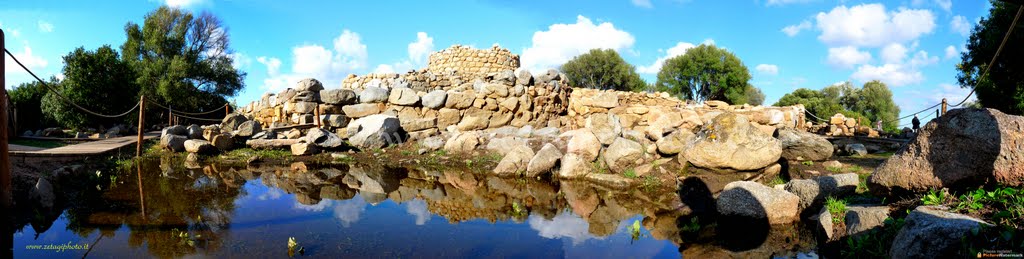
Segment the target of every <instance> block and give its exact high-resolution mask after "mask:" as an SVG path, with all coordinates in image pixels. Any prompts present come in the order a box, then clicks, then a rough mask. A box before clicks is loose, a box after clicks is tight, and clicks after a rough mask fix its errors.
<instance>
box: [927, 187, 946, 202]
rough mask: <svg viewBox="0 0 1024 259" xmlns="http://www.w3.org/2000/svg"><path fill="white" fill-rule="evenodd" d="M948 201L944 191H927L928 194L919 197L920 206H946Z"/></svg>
mask: <svg viewBox="0 0 1024 259" xmlns="http://www.w3.org/2000/svg"><path fill="white" fill-rule="evenodd" d="M948 200H949V197H948V195H947V194H946V191H937V190H935V189H932V190H930V191H928V194H925V195H924V196H922V197H921V204H922V205H942V204H946V201H948Z"/></svg>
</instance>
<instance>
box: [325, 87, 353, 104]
mask: <svg viewBox="0 0 1024 259" xmlns="http://www.w3.org/2000/svg"><path fill="white" fill-rule="evenodd" d="M320 101H322V102H324V103H326V104H333V105H349V104H355V103H357V102H359V96H357V95H356V93H355V92H353V91H352V90H348V89H331V90H321V91H320Z"/></svg>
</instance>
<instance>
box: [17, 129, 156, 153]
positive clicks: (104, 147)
mask: <svg viewBox="0 0 1024 259" xmlns="http://www.w3.org/2000/svg"><path fill="white" fill-rule="evenodd" d="M159 136H160V132H159V131H151V132H148V133H145V134H143V139H153V138H157V137H159ZM138 139H139V136H134V135H133V136H127V137H118V138H111V139H104V140H97V141H91V142H85V143H80V144H74V145H68V146H63V147H58V148H50V149H42V150H17V149H13V148H12V149H11V151H10V155H11V156H12V157H72V156H81V157H88V156H98V155H104V154H107V153H111V152H114V151H116V150H118V149H121V148H124V147H127V146H132V147H134V146H135V141H136V140H138Z"/></svg>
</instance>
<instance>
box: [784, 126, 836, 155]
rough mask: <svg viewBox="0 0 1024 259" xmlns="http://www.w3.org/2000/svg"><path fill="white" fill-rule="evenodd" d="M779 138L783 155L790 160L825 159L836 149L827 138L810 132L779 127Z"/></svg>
mask: <svg viewBox="0 0 1024 259" xmlns="http://www.w3.org/2000/svg"><path fill="white" fill-rule="evenodd" d="M778 139H779V141H781V142H782V157H785V158H786V159H789V160H790V161H800V160H812V161H821V160H825V159H828V158H829V157H832V152H833V150H834V149H835V148H834V147H832V143H831V142H828V140H827V139H825V138H824V137H822V136H819V135H818V134H814V133H810V132H804V131H798V130H792V129H779V136H778Z"/></svg>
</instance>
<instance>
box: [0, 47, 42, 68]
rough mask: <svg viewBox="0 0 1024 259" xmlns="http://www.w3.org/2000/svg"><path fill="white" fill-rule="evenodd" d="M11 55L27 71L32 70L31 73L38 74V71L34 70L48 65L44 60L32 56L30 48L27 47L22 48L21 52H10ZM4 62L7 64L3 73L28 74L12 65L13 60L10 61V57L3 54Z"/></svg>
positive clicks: (16, 65)
mask: <svg viewBox="0 0 1024 259" xmlns="http://www.w3.org/2000/svg"><path fill="white" fill-rule="evenodd" d="M8 50H11V49H8ZM11 54H13V55H14V57H17V58H18V61H21V64H24V65H25V67H28V69H32V70H33V71H32V72H35V73H36V74H39V72H40V71H35V70H38V69H41V68H45V67H46V65H48V64H49V63H48V62H46V59H43V58H42V57H39V56H36V55H34V54H32V48H30V47H29V46H24V48H22V51H21V52H14V51H11ZM4 62H6V63H5V64H7V65H6V66H4V72H7V73H25V74H28V72H25V69H22V68H21V66H18V64H17V63H14V60H13V59H11V56H10V55H7V54H4Z"/></svg>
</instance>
